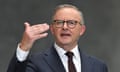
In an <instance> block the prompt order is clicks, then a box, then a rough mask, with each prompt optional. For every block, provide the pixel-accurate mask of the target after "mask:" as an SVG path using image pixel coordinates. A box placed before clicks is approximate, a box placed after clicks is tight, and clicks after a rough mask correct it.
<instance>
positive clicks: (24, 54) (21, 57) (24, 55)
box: [16, 44, 29, 62]
mask: <svg viewBox="0 0 120 72" xmlns="http://www.w3.org/2000/svg"><path fill="white" fill-rule="evenodd" d="M28 54H29V51H23V50H22V49H21V48H20V44H18V47H17V50H16V56H17V59H18V61H20V62H23V61H25V60H26V59H27V56H28Z"/></svg>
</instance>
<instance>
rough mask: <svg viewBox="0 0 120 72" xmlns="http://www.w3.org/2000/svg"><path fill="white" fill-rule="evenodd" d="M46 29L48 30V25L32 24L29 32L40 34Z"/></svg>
mask: <svg viewBox="0 0 120 72" xmlns="http://www.w3.org/2000/svg"><path fill="white" fill-rule="evenodd" d="M47 30H49V25H47V24H39V25H35V26H32V28H31V32H32V33H34V34H41V33H43V32H45V31H47Z"/></svg>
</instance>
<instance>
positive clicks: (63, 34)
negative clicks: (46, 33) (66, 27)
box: [61, 33, 71, 37]
mask: <svg viewBox="0 0 120 72" xmlns="http://www.w3.org/2000/svg"><path fill="white" fill-rule="evenodd" d="M61 36H62V37H68V36H71V34H68V33H62V34H61Z"/></svg>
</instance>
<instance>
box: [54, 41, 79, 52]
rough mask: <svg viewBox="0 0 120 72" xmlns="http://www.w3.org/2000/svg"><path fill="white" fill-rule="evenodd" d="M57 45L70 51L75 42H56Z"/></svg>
mask: <svg viewBox="0 0 120 72" xmlns="http://www.w3.org/2000/svg"><path fill="white" fill-rule="evenodd" d="M56 44H57V45H58V46H59V47H61V48H63V49H64V50H65V51H70V50H72V49H73V48H75V46H76V45H77V43H75V44H58V43H56Z"/></svg>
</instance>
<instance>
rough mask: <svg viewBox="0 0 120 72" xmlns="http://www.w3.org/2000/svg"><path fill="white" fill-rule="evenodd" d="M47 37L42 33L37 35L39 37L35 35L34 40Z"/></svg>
mask: <svg viewBox="0 0 120 72" xmlns="http://www.w3.org/2000/svg"><path fill="white" fill-rule="evenodd" d="M47 35H48V33H42V34H39V35H35V36H34V38H35V40H37V39H41V38H44V37H46V36H47Z"/></svg>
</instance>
